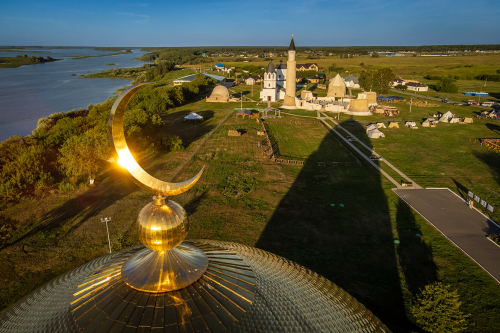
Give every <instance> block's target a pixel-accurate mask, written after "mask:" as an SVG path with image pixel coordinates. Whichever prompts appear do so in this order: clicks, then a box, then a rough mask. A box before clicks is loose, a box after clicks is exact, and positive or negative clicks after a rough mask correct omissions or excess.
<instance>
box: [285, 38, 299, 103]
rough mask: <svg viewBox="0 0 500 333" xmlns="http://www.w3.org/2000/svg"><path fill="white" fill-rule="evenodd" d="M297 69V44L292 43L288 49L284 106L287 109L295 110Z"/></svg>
mask: <svg viewBox="0 0 500 333" xmlns="http://www.w3.org/2000/svg"><path fill="white" fill-rule="evenodd" d="M296 67H297V64H296V62H295V43H294V42H293V35H292V41H291V42H290V47H289V48H288V61H287V62H286V95H285V102H284V103H283V106H285V107H289V108H290V107H293V108H295V92H296V82H295V78H296V73H295V71H296Z"/></svg>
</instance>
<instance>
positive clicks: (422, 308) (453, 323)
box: [411, 282, 469, 333]
mask: <svg viewBox="0 0 500 333" xmlns="http://www.w3.org/2000/svg"><path fill="white" fill-rule="evenodd" d="M461 304H462V302H460V300H459V295H458V293H457V292H456V291H450V286H446V285H444V284H442V283H441V282H434V283H432V284H429V285H427V286H425V288H424V289H423V290H422V291H421V294H420V295H419V296H418V297H417V300H416V302H415V303H414V304H413V306H412V307H411V313H412V315H413V317H414V318H415V321H416V323H417V324H418V325H419V326H420V327H421V328H423V329H424V330H426V331H428V332H439V333H447V332H450V333H455V332H461V331H464V330H465V329H466V328H467V318H468V317H469V315H464V313H463V312H462V311H460V305H461Z"/></svg>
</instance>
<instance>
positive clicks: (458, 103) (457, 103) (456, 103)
mask: <svg viewBox="0 0 500 333" xmlns="http://www.w3.org/2000/svg"><path fill="white" fill-rule="evenodd" d="M453 105H463V104H462V103H460V102H455V103H453Z"/></svg>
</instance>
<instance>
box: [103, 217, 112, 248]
mask: <svg viewBox="0 0 500 333" xmlns="http://www.w3.org/2000/svg"><path fill="white" fill-rule="evenodd" d="M101 222H103V223H106V232H107V234H108V245H109V253H111V241H110V240H109V229H108V222H111V217H104V218H101Z"/></svg>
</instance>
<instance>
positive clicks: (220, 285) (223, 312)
mask: <svg viewBox="0 0 500 333" xmlns="http://www.w3.org/2000/svg"><path fill="white" fill-rule="evenodd" d="M186 243H188V244H191V245H194V246H197V247H198V248H200V249H201V250H202V251H204V252H205V254H206V255H207V257H208V258H209V268H208V270H207V271H206V272H205V273H204V274H203V276H202V277H201V278H200V280H198V281H196V282H195V283H194V284H193V285H191V286H189V287H187V288H184V289H181V290H176V291H172V292H167V293H147V292H141V291H138V290H135V289H133V288H130V287H127V286H126V285H125V283H124V282H123V279H122V278H121V276H120V275H119V274H118V275H117V274H116V273H117V272H119V271H120V269H121V265H122V264H123V262H125V261H126V259H127V257H128V256H130V255H132V254H133V253H135V252H137V251H139V250H141V249H142V248H143V247H142V246H136V247H133V248H129V249H126V250H122V251H119V252H116V253H113V254H110V255H105V256H102V257H100V258H97V259H95V260H93V261H91V262H88V263H86V264H84V265H82V266H80V267H78V268H76V269H74V270H72V271H70V272H68V273H66V274H64V275H62V276H60V277H58V278H57V279H55V280H53V281H51V282H50V283H48V284H46V285H45V286H43V287H42V288H40V289H38V290H36V291H35V292H33V293H31V294H30V295H28V296H26V297H25V298H23V299H21V300H20V301H18V302H17V303H15V304H14V305H13V306H11V307H10V308H8V309H6V310H5V311H4V312H3V313H2V314H1V316H0V332H79V331H82V330H83V331H84V332H94V331H96V332H108V331H109V332H121V331H123V332H126V331H129V330H130V331H134V332H135V331H137V332H139V331H142V330H145V331H148V332H149V331H151V332H156V331H157V330H158V331H162V332H163V331H165V332H167V331H170V329H172V331H174V332H177V331H197V332H389V329H388V328H387V327H386V326H385V325H384V324H382V323H381V322H380V321H379V320H378V319H377V318H376V317H375V316H374V315H373V314H372V313H371V312H370V311H369V310H367V309H366V308H365V307H364V306H363V305H362V304H360V303H359V302H357V301H356V299H354V298H353V297H352V296H350V295H349V294H348V293H346V292H345V291H343V290H342V289H341V288H339V287H338V286H336V285H335V284H334V283H332V282H331V281H329V280H327V279H325V278H323V277H321V276H320V275H318V274H316V273H314V272H312V271H310V270H308V269H306V268H304V267H302V266H300V265H298V264H296V263H294V262H292V261H289V260H286V259H284V258H282V257H279V256H276V255H273V254H271V253H269V252H266V251H263V250H259V249H256V248H253V247H248V246H245V245H241V244H236V243H230V242H220V241H212V240H199V241H186Z"/></svg>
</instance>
